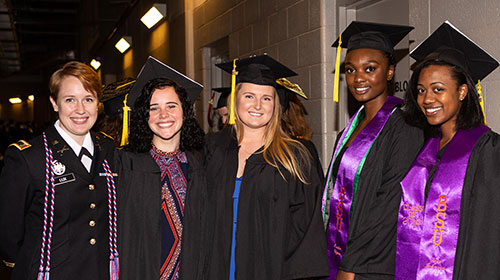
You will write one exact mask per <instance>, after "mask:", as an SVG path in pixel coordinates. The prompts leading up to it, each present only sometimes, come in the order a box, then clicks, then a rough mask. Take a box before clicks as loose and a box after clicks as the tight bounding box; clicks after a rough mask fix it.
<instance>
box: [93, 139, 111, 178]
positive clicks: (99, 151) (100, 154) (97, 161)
mask: <svg viewBox="0 0 500 280" xmlns="http://www.w3.org/2000/svg"><path fill="white" fill-rule="evenodd" d="M90 135H91V136H92V142H93V143H94V159H93V160H92V168H91V169H90V170H91V172H90V173H91V176H92V178H94V177H95V176H96V175H97V173H98V172H99V170H102V167H101V166H102V162H103V161H104V159H106V151H105V150H104V149H103V147H102V143H101V136H100V135H98V134H94V133H93V132H90ZM107 160H108V163H109V164H110V168H111V167H112V164H113V162H112V160H113V159H107ZM110 160H111V162H110ZM111 171H113V172H114V170H111ZM102 172H104V171H102Z"/></svg>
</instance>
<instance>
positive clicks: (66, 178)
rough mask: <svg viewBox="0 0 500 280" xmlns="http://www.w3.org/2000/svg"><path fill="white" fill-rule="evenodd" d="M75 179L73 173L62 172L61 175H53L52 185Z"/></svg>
mask: <svg viewBox="0 0 500 280" xmlns="http://www.w3.org/2000/svg"><path fill="white" fill-rule="evenodd" d="M73 181H75V174H73V173H69V174H64V175H61V176H55V177H54V185H55V186H57V185H60V184H66V183H69V182H73Z"/></svg>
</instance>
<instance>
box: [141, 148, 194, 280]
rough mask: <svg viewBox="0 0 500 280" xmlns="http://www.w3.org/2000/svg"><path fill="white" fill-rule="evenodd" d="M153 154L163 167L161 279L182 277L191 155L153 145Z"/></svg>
mask: <svg viewBox="0 0 500 280" xmlns="http://www.w3.org/2000/svg"><path fill="white" fill-rule="evenodd" d="M150 154H151V156H152V157H153V159H155V161H156V163H157V164H158V166H159V167H160V170H161V184H162V202H161V213H162V218H161V220H162V235H161V236H162V266H161V274H160V275H161V277H160V279H179V255H180V249H181V237H182V228H183V227H182V220H183V217H184V202H185V199H186V192H187V180H186V174H184V172H183V167H186V166H187V157H186V154H185V153H184V152H176V153H173V154H166V153H164V152H162V151H160V150H158V148H156V147H155V146H153V147H152V149H151V151H150ZM185 169H187V168H185Z"/></svg>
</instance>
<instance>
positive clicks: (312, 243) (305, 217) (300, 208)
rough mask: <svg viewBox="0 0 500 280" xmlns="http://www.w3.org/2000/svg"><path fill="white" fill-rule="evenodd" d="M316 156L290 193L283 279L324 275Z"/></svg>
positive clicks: (324, 237) (325, 274) (320, 190)
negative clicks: (304, 178)
mask: <svg viewBox="0 0 500 280" xmlns="http://www.w3.org/2000/svg"><path fill="white" fill-rule="evenodd" d="M320 164H321V163H320V162H319V159H317V157H316V159H313V160H312V164H311V167H310V169H309V170H308V171H307V173H306V175H307V176H306V177H307V178H306V180H307V181H308V182H309V183H310V184H303V183H302V182H301V181H299V180H296V181H295V182H294V184H295V189H294V192H292V193H291V197H290V198H289V199H290V213H291V225H290V231H289V233H288V248H287V255H286V259H285V264H284V272H283V276H284V279H296V278H304V277H320V276H327V275H328V273H329V272H328V256H327V250H326V236H325V233H324V230H323V220H322V217H321V194H322V187H323V176H322V174H321V176H320V175H319V174H318V172H317V170H318V165H320Z"/></svg>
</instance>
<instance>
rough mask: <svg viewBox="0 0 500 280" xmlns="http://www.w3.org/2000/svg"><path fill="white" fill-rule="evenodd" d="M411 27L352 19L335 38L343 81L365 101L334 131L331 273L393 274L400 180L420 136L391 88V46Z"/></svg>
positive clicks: (327, 197)
mask: <svg viewBox="0 0 500 280" xmlns="http://www.w3.org/2000/svg"><path fill="white" fill-rule="evenodd" d="M412 29H413V27H409V26H399V25H388V24H377V23H369V22H352V23H351V24H350V25H349V26H348V27H347V28H346V29H345V30H344V31H343V32H342V34H341V39H342V40H340V38H339V39H337V41H336V42H335V43H334V46H338V44H339V43H340V41H341V42H342V47H347V55H346V58H345V61H344V65H345V77H346V82H347V86H348V88H349V91H350V92H351V94H352V95H353V96H354V98H355V99H356V100H357V101H358V102H360V103H361V105H362V106H361V108H360V109H359V110H358V112H357V113H356V114H355V115H354V116H353V117H352V118H351V119H350V121H349V123H348V125H347V127H346V128H344V130H343V131H342V132H341V133H339V134H338V136H337V140H336V143H335V150H334V154H333V155H332V160H331V162H330V167H329V169H328V173H327V184H326V185H325V189H324V194H323V213H324V221H325V226H326V231H327V235H328V257H329V264H330V277H329V278H328V279H337V280H344V279H354V278H355V277H356V279H358V278H359V279H394V259H395V254H396V225H397V215H396V214H395V213H396V211H397V209H398V207H399V202H400V199H399V198H400V196H401V190H400V187H399V181H400V180H401V179H402V178H403V176H404V174H405V173H406V171H407V169H408V168H409V167H410V165H411V163H412V162H413V160H414V159H415V156H416V155H417V153H418V151H419V149H420V147H421V145H422V143H423V133H421V131H419V129H417V128H415V127H411V126H409V125H407V124H406V122H405V120H404V119H403V117H402V110H401V109H400V107H401V104H402V100H401V99H399V98H396V97H394V96H391V93H392V92H393V89H392V84H391V81H392V79H393V78H394V70H395V64H396V63H395V60H394V46H395V45H396V44H397V43H398V42H400V41H401V40H403V38H404V37H405V36H406V35H407V34H408V33H409V32H410V31H411V30H412Z"/></svg>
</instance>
